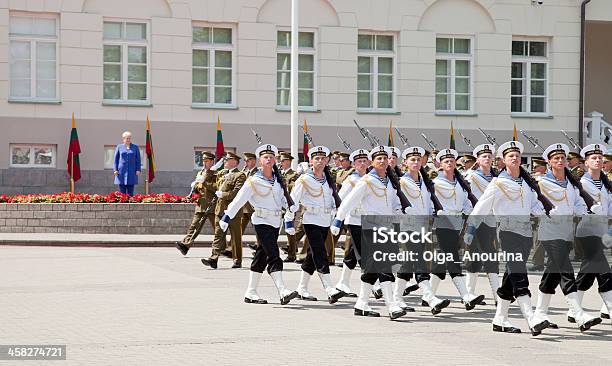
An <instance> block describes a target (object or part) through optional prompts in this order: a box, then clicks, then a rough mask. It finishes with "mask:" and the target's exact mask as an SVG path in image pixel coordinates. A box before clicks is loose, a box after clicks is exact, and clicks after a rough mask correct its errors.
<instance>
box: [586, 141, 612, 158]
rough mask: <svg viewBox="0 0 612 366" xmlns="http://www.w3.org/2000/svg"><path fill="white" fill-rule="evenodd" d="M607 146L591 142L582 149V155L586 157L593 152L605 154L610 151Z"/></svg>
mask: <svg viewBox="0 0 612 366" xmlns="http://www.w3.org/2000/svg"><path fill="white" fill-rule="evenodd" d="M607 150H608V149H606V147H605V146H604V145H603V144H590V145H588V146H585V147H584V148H583V149H582V150H580V155H581V156H582V157H583V158H585V159H586V157H587V156H589V155H593V154H600V155H605V154H607V153H608V151H607Z"/></svg>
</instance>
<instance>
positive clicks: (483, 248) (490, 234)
mask: <svg viewBox="0 0 612 366" xmlns="http://www.w3.org/2000/svg"><path fill="white" fill-rule="evenodd" d="M474 234H475V235H474V237H475V239H477V240H474V243H473V244H472V245H471V246H470V252H472V253H489V254H494V253H497V249H495V246H494V245H493V244H494V243H493V242H494V240H495V228H494V227H490V226H487V225H485V224H481V225H480V226H478V229H476V232H475V233H474ZM465 269H466V270H467V271H468V272H472V273H477V272H480V271H482V270H483V269H484V273H499V262H498V261H485V262H481V261H473V262H472V261H470V262H469V263H468V264H467V265H466V266H465Z"/></svg>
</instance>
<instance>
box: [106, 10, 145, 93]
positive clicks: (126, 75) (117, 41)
mask: <svg viewBox="0 0 612 366" xmlns="http://www.w3.org/2000/svg"><path fill="white" fill-rule="evenodd" d="M147 28H148V27H147V24H146V23H131V22H121V21H118V22H115V21H106V22H104V92H103V94H104V101H105V102H111V103H112V102H126V103H136V104H148V103H149V83H148V81H149V63H148V58H149V57H148V55H149V42H148V38H149V37H148V29H147Z"/></svg>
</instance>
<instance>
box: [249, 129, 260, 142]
mask: <svg viewBox="0 0 612 366" xmlns="http://www.w3.org/2000/svg"><path fill="white" fill-rule="evenodd" d="M251 131H252V132H253V135H255V140H257V143H258V144H259V145H261V137H260V136H259V134H258V133H257V132H255V130H254V129H252V128H251Z"/></svg>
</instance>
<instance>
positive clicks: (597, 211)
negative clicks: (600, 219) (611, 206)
mask: <svg viewBox="0 0 612 366" xmlns="http://www.w3.org/2000/svg"><path fill="white" fill-rule="evenodd" d="M591 212H592V213H593V214H594V215H602V214H603V207H601V204H599V203H596V204H594V205H593V206H591Z"/></svg>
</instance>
